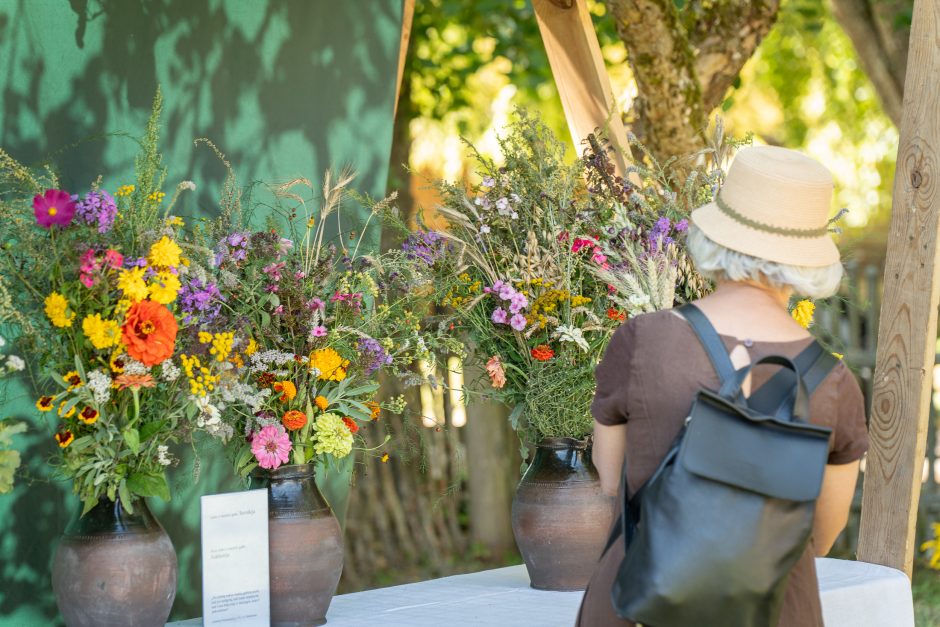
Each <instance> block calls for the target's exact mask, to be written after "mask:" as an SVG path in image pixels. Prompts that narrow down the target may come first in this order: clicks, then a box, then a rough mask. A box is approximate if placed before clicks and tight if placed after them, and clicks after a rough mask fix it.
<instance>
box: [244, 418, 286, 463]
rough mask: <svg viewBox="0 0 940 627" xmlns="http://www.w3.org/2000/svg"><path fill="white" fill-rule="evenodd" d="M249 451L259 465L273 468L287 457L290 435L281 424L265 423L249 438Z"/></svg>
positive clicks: (284, 461)
mask: <svg viewBox="0 0 940 627" xmlns="http://www.w3.org/2000/svg"><path fill="white" fill-rule="evenodd" d="M251 452H252V453H253V454H254V456H255V459H257V460H258V465H259V466H261V467H262V468H268V469H270V470H274V469H275V468H277V467H278V466H280V465H281V464H286V463H287V460H288V459H289V457H288V456H289V455H290V436H289V435H287V431H285V430H284V427H282V426H281V425H267V426H266V427H263V428H262V429H261V431H259V432H257V433H255V434H254V436H253V437H252V438H251Z"/></svg>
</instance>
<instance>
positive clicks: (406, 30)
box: [392, 0, 415, 119]
mask: <svg viewBox="0 0 940 627" xmlns="http://www.w3.org/2000/svg"><path fill="white" fill-rule="evenodd" d="M414 16H415V0H404V4H403V5H402V13H401V41H400V43H399V45H398V79H397V81H396V83H395V109H394V113H393V114H392V119H394V117H395V116H397V115H398V95H399V94H400V93H401V79H402V76H403V75H404V73H405V59H406V58H407V57H408V43H409V42H410V41H411V23H412V21H413V20H414Z"/></svg>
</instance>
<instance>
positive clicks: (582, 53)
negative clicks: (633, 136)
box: [532, 0, 629, 175]
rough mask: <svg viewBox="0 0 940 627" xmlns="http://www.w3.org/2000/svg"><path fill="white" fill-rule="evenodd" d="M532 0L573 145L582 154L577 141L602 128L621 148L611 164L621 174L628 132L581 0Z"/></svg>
mask: <svg viewBox="0 0 940 627" xmlns="http://www.w3.org/2000/svg"><path fill="white" fill-rule="evenodd" d="M532 5H533V6H534V7H535V19H536V21H537V22H538V25H539V31H540V32H541V34H542V42H543V43H544V44H545V52H546V53H547V54H548V62H549V65H551V68H552V75H553V76H554V77H555V85H556V86H557V88H558V94H559V95H560V96H561V105H562V107H563V108H564V110H565V118H566V119H567V120H568V128H569V129H570V130H571V139H572V140H573V141H574V143H575V149H576V150H577V152H578V154H580V153H581V151H582V148H581V146H580V142H581V141H582V140H584V138H586V137H587V136H588V135H589V134H591V133H593V132H594V129H596V128H605V127H606V128H607V129H608V135H609V137H610V141H611V143H612V144H614V146H616V147H618V148H620V150H619V151H617V154H616V155H614V165H615V166H616V167H617V169H618V172H619V174H621V175H622V174H623V173H624V171H625V170H626V160H625V158H624V156H623V153H622V151H623V150H628V149H629V145H628V143H627V134H626V131H625V130H624V127H623V120H622V119H621V118H620V112H619V111H617V103H616V102H615V101H614V97H613V92H612V91H611V88H610V79H609V77H608V76H607V69H606V68H605V67H604V58H603V57H602V56H601V46H600V43H598V41H597V33H595V32H594V25H593V24H592V23H591V15H590V13H588V9H587V5H586V4H585V0H532Z"/></svg>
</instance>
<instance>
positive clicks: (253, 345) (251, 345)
mask: <svg viewBox="0 0 940 627" xmlns="http://www.w3.org/2000/svg"><path fill="white" fill-rule="evenodd" d="M257 350H258V343H257V342H256V341H255V338H253V337H250V338H248V346H246V347H245V354H246V355H248V356H249V357H251V356H252V355H254V354H255V351H257Z"/></svg>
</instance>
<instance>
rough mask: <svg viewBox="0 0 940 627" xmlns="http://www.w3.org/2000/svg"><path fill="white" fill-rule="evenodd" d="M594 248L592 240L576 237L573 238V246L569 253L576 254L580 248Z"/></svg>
mask: <svg viewBox="0 0 940 627" xmlns="http://www.w3.org/2000/svg"><path fill="white" fill-rule="evenodd" d="M594 246H595V242H594V240H592V239H587V238H585V237H576V238H574V244H572V245H571V252H573V253H576V252H579V251H580V250H581V249H582V248H593V247H594Z"/></svg>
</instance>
